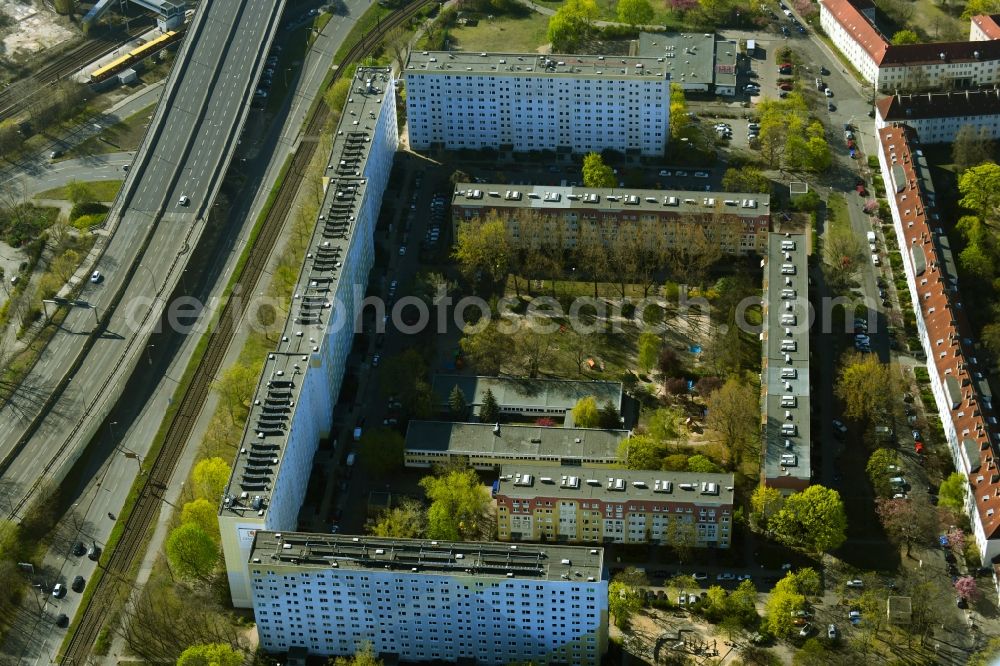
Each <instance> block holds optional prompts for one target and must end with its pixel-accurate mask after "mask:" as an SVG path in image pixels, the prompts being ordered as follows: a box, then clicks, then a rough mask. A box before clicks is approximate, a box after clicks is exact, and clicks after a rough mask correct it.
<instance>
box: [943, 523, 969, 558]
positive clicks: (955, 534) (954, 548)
mask: <svg viewBox="0 0 1000 666" xmlns="http://www.w3.org/2000/svg"><path fill="white" fill-rule="evenodd" d="M947 538H948V547H949V548H950V549H951V552H953V553H955V555H961V554H962V553H964V552H965V532H963V531H962V528H960V527H953V528H951V529H950V530H949V531H948V534H947Z"/></svg>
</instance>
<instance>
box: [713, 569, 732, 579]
mask: <svg viewBox="0 0 1000 666" xmlns="http://www.w3.org/2000/svg"><path fill="white" fill-rule="evenodd" d="M735 578H736V576H735V575H734V574H731V573H729V572H728V571H724V572H722V573H720V574H719V575H717V576H716V577H715V580H734V579H735Z"/></svg>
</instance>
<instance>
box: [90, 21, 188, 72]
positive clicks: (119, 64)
mask: <svg viewBox="0 0 1000 666" xmlns="http://www.w3.org/2000/svg"><path fill="white" fill-rule="evenodd" d="M182 34H183V33H182V32H180V31H178V30H170V31H168V32H165V33H163V34H162V35H160V36H159V37H157V38H155V39H151V40H149V41H148V42H146V43H145V44H143V45H142V46H139V47H137V48H134V49H132V50H131V51H129V52H128V53H126V54H125V55H123V56H121V57H120V58H115V59H114V60H112V61H111V62H109V63H108V64H107V65H104V66H103V67H98V68H97V69H95V70H94V71H93V72H91V74H90V82H91V83H100V82H102V81H107V80H108V79H110V78H111V77H112V76H114V75H115V74H118V73H119V72H121V71H123V70H125V69H127V68H129V67H131V66H132V65H134V64H135V63H137V62H140V61H142V60H145V59H146V58H148V57H149V56H151V55H153V54H154V53H156V52H157V51H159V50H160V49H162V48H163V47H165V46H167V45H168V44H171V43H173V42H175V41H177V40H178V39H179V38H180V37H181V35H182Z"/></svg>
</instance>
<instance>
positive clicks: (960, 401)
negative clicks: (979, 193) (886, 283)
mask: <svg viewBox="0 0 1000 666" xmlns="http://www.w3.org/2000/svg"><path fill="white" fill-rule="evenodd" d="M878 137H879V150H878V157H879V164H880V166H881V169H882V180H883V182H884V183H885V187H886V191H887V192H888V196H887V198H888V200H889V208H890V209H891V211H892V221H893V227H894V229H895V232H896V239H897V241H898V243H899V247H900V249H901V250H902V256H903V269H904V272H905V273H906V282H907V285H908V287H909V292H910V299H911V302H912V304H913V311H914V313H915V314H916V320H917V334H918V337H919V338H920V343H921V346H922V347H923V349H924V352H925V353H926V355H927V372H928V375H929V378H930V385H931V390H932V392H933V394H934V401H935V403H936V407H937V412H938V416H939V417H940V418H941V425H942V427H943V429H944V434H945V438H946V439H947V444H948V448H949V450H950V452H951V455H952V462H953V463H954V465H955V469H956V470H958V471H959V472H961V473H962V474H963V475H964V476H966V477H967V479H968V483H967V485H966V500H965V509H966V512H967V513H968V515H969V522H970V523H971V526H972V535H973V537H974V539H975V541H976V546H977V547H978V549H979V553H980V557H981V558H982V559H981V561H980V562H979V563H978V564H980V565H983V566H986V565H990V564H994V566H996V565H995V563H996V562H997V561H998V559H1000V472H998V470H997V455H998V450H1000V433H998V432H997V429H996V423H997V414H996V410H995V409H994V407H993V397H992V391H991V389H990V386H989V382H988V380H987V378H986V374H985V372H986V370H987V368H985V367H983V366H982V365H981V364H980V361H979V360H978V358H977V351H976V347H977V345H976V343H975V341H974V340H973V339H972V338H970V337H968V331H969V325H968V322H967V321H966V319H965V314H964V312H963V310H962V301H961V293H960V291H959V289H958V277H957V273H956V265H955V260H954V257H953V255H952V252H951V249H950V246H949V243H948V237H947V236H945V235H944V233H943V232H942V230H941V227H940V226H939V224H940V222H939V217H938V213H937V212H936V209H935V202H934V198H935V197H934V192H933V183H932V181H931V180H930V170H929V167H928V164H927V161H926V159H925V158H924V156H923V154H922V152H921V151H920V150H919V149H912V148H911V141H912V140H913V138H914V137H913V136H912V134H911V130H909V129H907V128H905V127H900V126H891V127H885V128H883V129H880V130H879V131H878ZM994 580H995V581H996V580H997V578H996V576H995V575H994Z"/></svg>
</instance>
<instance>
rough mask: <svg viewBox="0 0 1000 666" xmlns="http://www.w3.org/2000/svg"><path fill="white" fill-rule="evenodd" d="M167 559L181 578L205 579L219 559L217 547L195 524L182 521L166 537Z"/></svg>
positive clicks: (208, 576)
mask: <svg viewBox="0 0 1000 666" xmlns="http://www.w3.org/2000/svg"><path fill="white" fill-rule="evenodd" d="M167 560H168V561H169V562H170V566H171V567H172V568H173V570H174V572H175V573H177V574H178V575H179V576H181V577H182V578H195V579H198V580H202V581H205V580H208V579H209V578H210V577H211V575H212V571H213V570H214V569H215V565H216V563H217V562H218V560H219V548H218V546H217V545H216V543H215V540H214V539H212V537H211V536H209V535H208V534H206V533H205V531H204V530H203V529H201V528H200V527H199V526H198V525H197V524H195V523H183V524H182V525H181V526H180V527H176V528H174V529H173V531H171V532H170V535H169V536H168V537H167Z"/></svg>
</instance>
